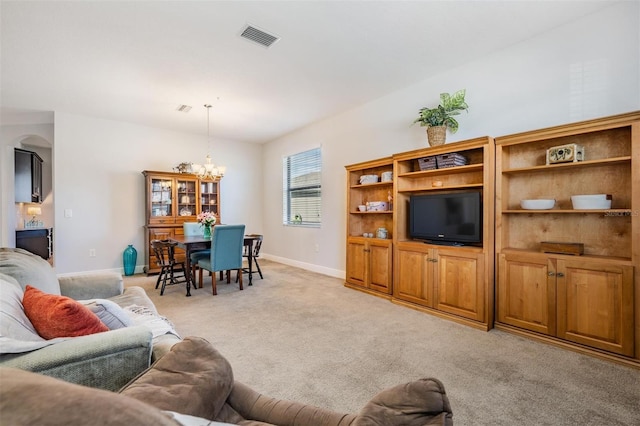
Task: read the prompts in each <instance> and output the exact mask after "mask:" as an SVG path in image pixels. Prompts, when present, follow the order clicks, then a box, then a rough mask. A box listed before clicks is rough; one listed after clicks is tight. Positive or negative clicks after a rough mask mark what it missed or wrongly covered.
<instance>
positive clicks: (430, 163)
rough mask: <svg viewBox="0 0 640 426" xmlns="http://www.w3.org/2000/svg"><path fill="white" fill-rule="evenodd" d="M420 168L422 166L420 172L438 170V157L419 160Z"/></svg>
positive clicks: (433, 156)
mask: <svg viewBox="0 0 640 426" xmlns="http://www.w3.org/2000/svg"><path fill="white" fill-rule="evenodd" d="M418 166H420V171H424V170H435V169H437V168H438V165H437V164H436V156H435V155H432V156H431V157H424V158H418Z"/></svg>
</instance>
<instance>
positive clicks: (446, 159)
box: [436, 152, 467, 169]
mask: <svg viewBox="0 0 640 426" xmlns="http://www.w3.org/2000/svg"><path fill="white" fill-rule="evenodd" d="M436 163H437V165H438V168H439V169H444V168H447V167H455V166H464V165H465V164H467V159H466V158H465V157H464V156H463V155H460V154H458V153H457V152H452V153H449V154H440V155H438V156H436Z"/></svg>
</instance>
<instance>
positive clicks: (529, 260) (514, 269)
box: [498, 254, 556, 335]
mask: <svg viewBox="0 0 640 426" xmlns="http://www.w3.org/2000/svg"><path fill="white" fill-rule="evenodd" d="M498 263H499V264H498V268H499V273H498V321H499V322H501V323H504V324H510V325H513V326H516V327H521V328H525V329H527V330H531V331H536V332H538V333H543V334H549V335H555V334H556V278H555V269H554V265H553V263H552V262H549V261H548V259H547V258H546V257H541V256H527V255H526V254H500V256H499V259H498Z"/></svg>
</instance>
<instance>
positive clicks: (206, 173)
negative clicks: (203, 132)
mask: <svg viewBox="0 0 640 426" xmlns="http://www.w3.org/2000/svg"><path fill="white" fill-rule="evenodd" d="M204 107H205V108H206V109H207V157H206V158H205V163H204V165H199V164H194V165H193V172H194V173H195V174H196V175H197V176H198V177H199V178H200V179H210V180H219V179H221V178H222V177H223V176H224V172H225V171H226V169H227V168H226V167H225V166H216V165H215V164H213V163H212V162H211V135H210V134H209V111H210V109H211V105H209V104H205V106H204Z"/></svg>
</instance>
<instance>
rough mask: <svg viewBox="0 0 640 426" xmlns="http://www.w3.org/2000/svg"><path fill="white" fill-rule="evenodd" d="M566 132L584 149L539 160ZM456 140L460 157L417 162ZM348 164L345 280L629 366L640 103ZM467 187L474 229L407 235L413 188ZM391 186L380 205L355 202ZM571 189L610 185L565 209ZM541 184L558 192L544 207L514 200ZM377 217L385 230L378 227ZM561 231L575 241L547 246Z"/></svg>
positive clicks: (634, 321) (636, 342) (635, 325)
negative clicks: (375, 178) (589, 203)
mask: <svg viewBox="0 0 640 426" xmlns="http://www.w3.org/2000/svg"><path fill="white" fill-rule="evenodd" d="M563 145H569V146H574V147H575V146H578V147H581V148H583V150H584V159H578V160H581V161H577V160H575V159H574V161H572V162H562V163H553V162H551V164H548V163H549V161H548V160H547V150H548V149H549V148H552V147H557V146H563ZM454 153H455V154H457V155H460V156H462V157H464V158H465V160H466V162H465V164H462V163H460V164H453V165H452V164H446V167H443V168H429V167H424V165H425V164H427V162H426V161H425V160H427V159H432V158H434V157H437V156H447V155H452V154H454ZM346 169H347V205H348V210H349V211H348V213H347V276H346V282H345V285H346V286H348V287H351V288H355V289H358V290H362V291H365V292H367V293H370V294H374V295H377V296H382V297H385V298H387V299H390V300H391V301H392V302H394V303H398V304H401V305H404V306H408V307H411V308H414V309H418V310H421V311H424V312H427V313H430V314H433V315H437V316H440V317H443V318H447V319H450V320H454V321H457V322H460V323H464V324H467V325H470V326H473V327H475V328H479V329H483V330H489V329H491V328H492V327H494V326H495V327H496V328H499V329H501V330H504V331H509V332H512V333H516V334H519V335H523V336H527V337H531V338H534V339H537V340H540V341H544V342H546V343H551V344H555V345H557V346H561V347H564V348H567V349H571V350H575V351H578V352H583V353H587V354H590V355H594V356H598V357H600V358H604V359H609V360H612V361H616V362H620V363H623V364H627V365H630V366H633V367H636V368H638V367H640V112H633V113H628V114H621V115H616V116H612V117H605V118H601V119H595V120H589V121H584V122H579V123H572V124H567V125H563V126H556V127H552V128H546V129H541V130H536V131H530V132H525V133H519V134H514V135H509V136H503V137H499V138H496V139H495V141H494V140H493V139H492V138H490V137H482V138H476V139H472V140H467V141H462V142H455V143H449V144H445V145H441V146H436V147H430V148H424V149H419V150H415V151H410V152H404V153H399V154H394V155H392V156H391V157H386V158H383V159H379V160H373V161H369V162H365V163H358V164H354V165H351V166H347V167H346ZM383 172H392V173H393V179H392V181H388V180H387V181H385V182H376V183H367V182H364V183H360V180H359V179H360V177H361V176H363V175H382V173H383ZM472 191H477V192H479V193H480V194H481V200H482V223H481V224H482V237H481V238H480V240H479V241H477V242H475V243H471V244H466V245H462V246H458V245H452V246H450V245H441V242H439V241H422V240H418V239H415V238H412V232H413V231H412V229H413V228H411V227H410V222H411V217H410V206H411V198H412V196H422V195H425V194H427V195H428V194H444V195H443V196H446V194H456V193H467V192H472ZM388 194H392V198H393V204H392V206H389V207H390V208H389V210H386V211H369V209H368V207H367V208H366V209H365V211H359V209H358V206H361V205H363V204H365V203H367V202H371V201H378V200H385V201H386V200H387V198H388ZM578 194H610V195H611V196H612V205H611V208H608V209H597V210H596V209H590V210H577V209H574V208H573V207H572V202H571V196H572V195H578ZM414 198H416V197H414ZM427 198H428V197H427ZM542 198H545V199H555V201H556V202H555V205H554V207H552V208H551V209H545V210H525V209H523V208H522V207H521V205H520V201H521V200H523V199H542ZM378 228H386V229H387V230H388V238H386V239H383V238H376V229H378ZM371 233H373V237H371V236H369V234H371ZM363 235H365V236H363ZM543 242H551V243H552V244H546V245H543V244H542V243H543ZM562 244H568V247H570V248H573V247H578V246H579V247H580V248H581V250H583V253H579V252H576V253H573V254H572V253H571V252H570V251H571V249H570V250H569V251H566V252H565V253H555V252H553V251H555V250H554V248H555V247H556V246H558V245H560V246H562ZM548 247H551V248H548ZM559 251H562V250H559ZM494 315H495V318H494Z"/></svg>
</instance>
